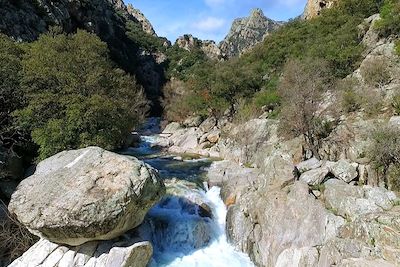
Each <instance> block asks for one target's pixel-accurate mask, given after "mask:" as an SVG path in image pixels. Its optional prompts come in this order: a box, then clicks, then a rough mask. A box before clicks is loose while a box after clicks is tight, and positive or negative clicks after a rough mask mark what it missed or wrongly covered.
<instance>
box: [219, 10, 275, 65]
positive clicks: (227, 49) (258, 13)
mask: <svg viewBox="0 0 400 267" xmlns="http://www.w3.org/2000/svg"><path fill="white" fill-rule="evenodd" d="M281 25H282V23H281V22H277V21H273V20H271V19H269V18H267V17H265V16H264V14H263V12H262V10H261V9H254V10H252V11H251V14H250V16H249V17H246V18H240V19H236V20H235V21H234V22H233V24H232V27H231V29H230V31H229V33H228V35H227V36H226V37H225V39H224V40H223V41H222V42H221V43H220V45H219V47H220V49H221V51H222V54H224V55H225V56H226V57H228V58H230V57H235V56H239V55H241V54H242V53H243V52H245V51H247V50H249V49H250V48H252V47H254V46H255V45H256V44H257V43H259V42H261V41H262V40H263V39H264V38H265V36H267V35H268V34H270V33H271V32H273V31H275V30H276V29H278V28H279V27H280V26H281Z"/></svg>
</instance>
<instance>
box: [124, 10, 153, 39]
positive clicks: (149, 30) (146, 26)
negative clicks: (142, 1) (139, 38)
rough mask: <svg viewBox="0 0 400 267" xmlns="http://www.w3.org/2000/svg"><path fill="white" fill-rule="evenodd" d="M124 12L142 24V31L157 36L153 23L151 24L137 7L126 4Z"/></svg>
mask: <svg viewBox="0 0 400 267" xmlns="http://www.w3.org/2000/svg"><path fill="white" fill-rule="evenodd" d="M123 10H124V8H123ZM126 12H127V13H128V14H129V15H131V16H133V17H134V18H135V19H136V20H137V21H138V22H139V23H140V24H141V25H142V29H143V31H144V32H146V33H148V34H150V35H153V36H157V34H156V32H155V31H154V28H153V25H151V23H150V21H149V20H148V19H147V18H146V17H145V16H144V15H143V13H142V12H141V11H140V10H139V9H136V8H134V7H133V6H132V5H131V4H128V6H127V8H126Z"/></svg>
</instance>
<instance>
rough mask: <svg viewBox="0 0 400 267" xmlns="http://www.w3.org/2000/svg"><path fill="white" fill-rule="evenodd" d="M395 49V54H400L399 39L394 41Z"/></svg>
mask: <svg viewBox="0 0 400 267" xmlns="http://www.w3.org/2000/svg"><path fill="white" fill-rule="evenodd" d="M395 49H396V54H397V55H398V56H400V40H397V41H396V47H395Z"/></svg>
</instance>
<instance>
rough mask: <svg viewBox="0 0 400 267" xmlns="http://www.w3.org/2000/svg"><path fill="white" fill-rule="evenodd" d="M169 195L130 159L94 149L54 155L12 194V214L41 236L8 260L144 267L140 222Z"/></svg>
mask: <svg viewBox="0 0 400 267" xmlns="http://www.w3.org/2000/svg"><path fill="white" fill-rule="evenodd" d="M164 194H165V186H164V184H163V182H162V181H161V179H160V177H159V175H158V172H157V171H156V170H155V169H153V168H152V167H150V166H149V165H146V164H144V163H143V162H141V161H139V160H137V159H135V158H133V157H132V158H128V157H126V156H121V155H117V154H115V153H111V152H108V151H105V150H103V149H101V148H97V147H89V148H86V149H80V150H73V151H65V152H61V153H59V154H57V155H55V156H53V157H50V158H48V159H46V160H44V161H42V162H40V163H39V164H38V165H37V167H36V170H35V173H34V174H33V175H32V176H30V177H28V178H27V179H25V180H24V181H22V182H21V184H20V185H19V186H18V188H17V190H16V191H15V192H14V194H13V195H12V198H11V201H10V204H9V210H10V212H11V214H15V215H16V217H17V219H18V220H19V221H20V222H21V223H22V224H24V225H25V226H26V227H27V228H28V229H29V231H30V232H32V233H33V234H35V235H37V236H39V237H40V238H41V240H40V241H39V242H38V243H36V244H35V245H34V246H33V247H31V248H30V249H29V250H28V251H27V252H26V253H25V254H24V255H23V256H22V257H20V258H19V259H17V260H15V261H14V262H13V263H12V264H11V265H10V266H39V265H40V266H71V267H72V266H127V267H128V266H138V267H139V266H147V264H148V263H149V261H150V259H151V257H152V245H151V243H150V242H148V241H144V242H142V241H143V239H142V238H141V237H140V235H138V234H136V232H135V231H136V230H135V228H137V227H138V226H139V225H141V224H142V222H143V220H144V217H145V215H146V214H147V212H148V211H149V209H150V208H151V207H152V206H153V205H155V204H156V203H157V202H158V201H160V200H161V198H162V197H163V196H164ZM125 233H127V234H125Z"/></svg>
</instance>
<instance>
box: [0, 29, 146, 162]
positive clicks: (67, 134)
mask: <svg viewBox="0 0 400 267" xmlns="http://www.w3.org/2000/svg"><path fill="white" fill-rule="evenodd" d="M1 42H2V44H6V45H2V50H0V53H1V55H0V59H1V60H2V64H1V66H2V68H5V70H4V72H3V71H2V75H5V77H4V78H3V79H1V85H0V88H1V89H2V91H1V94H2V95H1V96H2V97H1V100H2V101H12V102H11V103H8V106H7V107H6V106H5V105H3V103H1V107H2V119H3V117H4V119H3V120H4V121H5V122H6V123H4V124H3V123H2V124H1V125H2V129H1V132H2V136H7V133H8V132H14V133H15V132H18V133H19V134H18V135H17V136H28V137H29V136H30V137H31V138H32V140H33V142H34V143H36V144H37V145H38V146H39V158H40V159H43V158H45V157H48V156H51V155H54V154H55V153H57V152H60V151H62V150H65V149H74V148H80V147H86V146H91V145H96V146H101V147H104V148H107V149H115V148H118V147H120V146H121V145H122V142H123V141H124V140H125V138H126V136H127V135H128V134H129V132H130V131H131V130H132V129H133V128H134V127H135V126H138V125H139V123H140V122H142V120H143V119H144V116H145V114H146V112H147V110H148V108H147V100H145V97H144V94H143V92H142V89H141V87H140V86H138V85H137V84H136V82H135V79H134V77H132V76H130V75H128V74H126V73H125V72H124V71H122V70H120V69H118V68H117V67H116V66H115V65H114V63H113V62H112V61H111V60H110V59H109V56H108V48H107V45H106V44H105V43H103V42H102V41H100V39H99V38H98V37H97V36H96V35H93V34H89V33H87V32H85V31H78V32H77V33H76V34H71V35H66V34H62V33H56V32H50V33H48V34H44V35H42V36H41V37H40V38H39V39H38V40H37V41H35V42H33V43H30V44H21V45H18V44H15V43H13V42H12V41H11V40H8V38H7V37H5V36H1ZM7 47H8V48H7ZM5 48H6V49H5ZM7 61H8V62H9V63H7V64H3V62H7ZM7 94H8V95H7ZM14 102H15V103H14ZM8 135H9V134H8ZM2 139H4V137H2ZM2 141H3V140H2ZM14 142H15V143H16V144H18V142H19V140H18V139H15V140H14Z"/></svg>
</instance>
